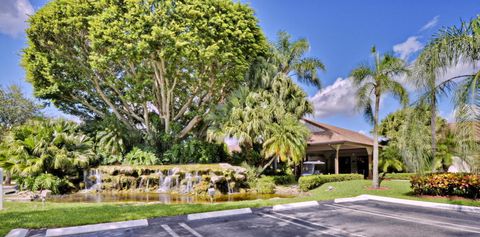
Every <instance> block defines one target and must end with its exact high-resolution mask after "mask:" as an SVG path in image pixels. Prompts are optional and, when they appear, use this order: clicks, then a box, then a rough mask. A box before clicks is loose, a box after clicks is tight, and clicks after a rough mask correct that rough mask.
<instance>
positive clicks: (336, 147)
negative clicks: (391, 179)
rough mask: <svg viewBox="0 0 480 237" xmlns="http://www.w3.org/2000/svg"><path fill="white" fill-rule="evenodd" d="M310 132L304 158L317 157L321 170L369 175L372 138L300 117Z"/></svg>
mask: <svg viewBox="0 0 480 237" xmlns="http://www.w3.org/2000/svg"><path fill="white" fill-rule="evenodd" d="M302 121H303V122H304V124H305V125H306V126H307V127H308V128H309V129H310V131H311V132H312V136H311V137H310V139H309V140H308V146H307V156H306V157H305V161H321V162H323V163H324V164H322V165H319V166H318V167H316V169H317V170H319V171H320V173H322V174H342V173H343V174H346V173H358V174H363V175H364V176H365V177H369V176H371V170H372V169H371V163H372V149H373V139H372V138H370V137H368V136H365V135H363V134H360V133H358V132H354V131H351V130H347V129H343V128H339V127H335V126H331V125H327V124H323V123H318V122H314V121H311V120H308V119H303V120H302Z"/></svg>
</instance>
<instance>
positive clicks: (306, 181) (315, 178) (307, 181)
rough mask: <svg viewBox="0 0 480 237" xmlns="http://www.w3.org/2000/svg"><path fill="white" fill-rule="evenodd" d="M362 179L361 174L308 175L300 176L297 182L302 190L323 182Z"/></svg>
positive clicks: (317, 185)
mask: <svg viewBox="0 0 480 237" xmlns="http://www.w3.org/2000/svg"><path fill="white" fill-rule="evenodd" d="M359 179H363V175H361V174H330V175H309V176H303V177H300V179H299V180H298V184H299V186H300V189H301V190H302V191H308V190H311V189H314V188H316V187H320V186H321V185H322V184H324V183H329V182H339V181H347V180H359Z"/></svg>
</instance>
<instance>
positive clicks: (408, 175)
mask: <svg viewBox="0 0 480 237" xmlns="http://www.w3.org/2000/svg"><path fill="white" fill-rule="evenodd" d="M415 175H416V174H415V173H387V174H385V176H384V177H383V178H384V179H398V180H410V178H411V177H412V176H415Z"/></svg>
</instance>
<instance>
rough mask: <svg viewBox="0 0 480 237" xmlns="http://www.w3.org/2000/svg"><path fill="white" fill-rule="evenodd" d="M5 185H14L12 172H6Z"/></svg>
mask: <svg viewBox="0 0 480 237" xmlns="http://www.w3.org/2000/svg"><path fill="white" fill-rule="evenodd" d="M5 185H12V174H11V173H10V171H5Z"/></svg>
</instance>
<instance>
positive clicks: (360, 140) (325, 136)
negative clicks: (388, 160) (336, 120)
mask: <svg viewBox="0 0 480 237" xmlns="http://www.w3.org/2000/svg"><path fill="white" fill-rule="evenodd" d="M302 120H303V121H304V122H305V123H306V124H307V125H311V126H307V127H309V129H310V130H311V132H312V135H311V136H310V139H309V140H308V143H309V144H336V143H345V142H351V143H356V144H362V145H367V146H373V139H372V138H370V137H368V136H366V135H363V134H361V133H358V132H355V131H352V130H348V129H344V128H339V127H335V126H332V125H328V124H324V123H319V122H315V121H312V120H309V119H305V118H303V119H302ZM312 126H313V127H314V128H315V129H312Z"/></svg>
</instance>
